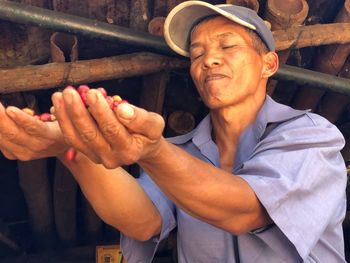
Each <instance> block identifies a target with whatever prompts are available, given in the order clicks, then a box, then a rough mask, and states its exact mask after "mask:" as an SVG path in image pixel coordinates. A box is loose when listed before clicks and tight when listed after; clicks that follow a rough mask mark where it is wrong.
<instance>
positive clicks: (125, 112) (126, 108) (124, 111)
mask: <svg viewBox="0 0 350 263" xmlns="http://www.w3.org/2000/svg"><path fill="white" fill-rule="evenodd" d="M117 115H118V117H119V118H121V119H124V120H125V121H131V120H132V119H133V118H134V117H135V110H134V108H133V107H132V106H131V105H130V104H129V103H121V104H120V105H119V106H118V108H117Z"/></svg>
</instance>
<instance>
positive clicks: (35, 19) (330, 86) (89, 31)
mask: <svg viewBox="0 0 350 263" xmlns="http://www.w3.org/2000/svg"><path fill="white" fill-rule="evenodd" d="M0 19H4V20H7V21H11V22H15V23H23V24H31V25H35V26H39V27H44V28H50V29H54V30H56V31H63V32H68V33H73V34H79V35H83V36H87V37H90V38H99V39H105V40H109V41H116V42H118V43H120V44H123V45H133V46H135V47H141V48H143V49H146V50H150V51H154V52H157V53H162V54H166V55H176V54H175V53H174V52H173V51H172V50H171V49H170V48H169V47H168V46H167V44H166V43H165V41H164V39H163V38H161V37H157V36H153V35H150V34H148V33H144V32H139V31H135V30H132V29H130V28H125V27H121V26H116V25H110V24H107V23H104V22H100V21H97V20H92V19H88V18H84V17H79V16H74V15H69V14H65V13H61V12H55V11H52V10H48V9H44V8H39V7H35V6H31V5H27V4H20V3H16V2H11V1H6V0H0ZM273 78H274V79H284V80H288V81H294V82H297V83H299V84H307V83H308V84H310V85H312V86H313V87H318V88H321V89H325V90H328V91H334V92H340V93H346V94H350V80H348V79H344V78H339V77H335V76H331V75H328V74H323V73H319V72H315V71H311V70H306V69H302V68H298V67H293V66H288V65H280V68H279V70H278V72H277V73H276V74H275V75H274V76H273Z"/></svg>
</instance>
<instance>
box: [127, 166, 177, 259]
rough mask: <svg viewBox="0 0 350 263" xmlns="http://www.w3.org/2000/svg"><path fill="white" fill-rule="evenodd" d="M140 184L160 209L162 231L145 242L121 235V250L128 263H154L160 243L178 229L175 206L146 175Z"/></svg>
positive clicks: (140, 180)
mask: <svg viewBox="0 0 350 263" xmlns="http://www.w3.org/2000/svg"><path fill="white" fill-rule="evenodd" d="M138 182H139V183H140V185H141V186H142V188H143V189H144V191H145V192H146V193H147V195H148V196H149V198H150V199H151V200H152V202H153V204H154V205H155V207H156V208H157V209H158V211H159V213H160V215H161V217H162V229H161V232H160V234H159V235H158V236H155V237H153V238H151V239H150V240H148V241H144V242H142V241H137V240H135V239H132V238H129V237H127V236H125V235H123V234H121V240H120V243H121V248H122V251H123V254H124V256H125V258H126V260H127V262H128V263H134V262H152V259H153V257H154V254H155V252H156V250H157V247H158V245H159V243H160V241H162V240H163V239H165V238H166V237H167V236H168V235H169V233H170V231H171V230H173V229H174V228H175V227H176V220H175V215H174V214H175V206H174V204H173V203H172V202H171V201H170V200H169V199H168V198H167V197H166V196H165V195H164V193H163V192H162V191H161V190H160V189H159V187H158V186H157V185H156V184H155V183H154V182H153V181H152V180H151V179H150V177H149V176H148V175H147V174H146V173H144V172H141V175H140V178H139V179H138Z"/></svg>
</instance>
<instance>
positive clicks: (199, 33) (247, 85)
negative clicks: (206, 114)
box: [190, 16, 263, 109]
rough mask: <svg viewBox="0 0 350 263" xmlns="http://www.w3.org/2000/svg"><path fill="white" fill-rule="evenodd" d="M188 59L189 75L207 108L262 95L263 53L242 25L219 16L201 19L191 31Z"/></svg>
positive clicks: (215, 107) (232, 103)
mask: <svg viewBox="0 0 350 263" xmlns="http://www.w3.org/2000/svg"><path fill="white" fill-rule="evenodd" d="M190 58H191V71H190V72H191V76H192V78H193V81H194V83H195V84H196V87H197V89H198V92H199V94H200V95H201V97H202V99H203V101H204V103H205V104H206V105H207V106H208V107H209V108H210V109H218V108H222V107H226V106H230V105H235V104H237V103H239V102H244V100H246V99H248V98H251V97H252V96H256V95H257V94H259V96H261V85H260V81H261V75H262V63H263V62H262V56H261V55H260V54H258V52H257V51H256V50H255V49H254V47H253V43H252V39H251V37H250V35H249V33H248V32H247V31H245V29H244V28H243V27H242V26H240V25H238V24H236V23H233V22H232V21H230V20H228V19H226V18H224V17H221V16H220V17H215V18H213V19H210V20H207V21H204V22H202V23H201V24H199V25H198V26H197V27H196V28H195V29H194V31H193V32H192V36H191V47H190ZM259 87H260V90H259V93H258V92H257V91H258V89H259Z"/></svg>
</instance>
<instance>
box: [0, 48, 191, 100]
mask: <svg viewBox="0 0 350 263" xmlns="http://www.w3.org/2000/svg"><path fill="white" fill-rule="evenodd" d="M188 65H189V62H188V61H186V60H181V59H176V58H170V57H166V56H162V55H156V54H152V53H134V54H128V55H121V56H115V57H109V58H101V59H92V60H81V61H76V62H70V63H50V64H46V65H40V66H25V67H19V68H14V69H0V93H12V92H16V91H29V90H39V89H49V88H53V87H63V86H66V85H68V84H70V85H77V84H82V83H91V82H95V81H99V80H109V79H118V78H126V77H133V76H140V75H146V74H150V73H154V72H158V71H160V70H172V69H179V68H185V67H187V66H188Z"/></svg>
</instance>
